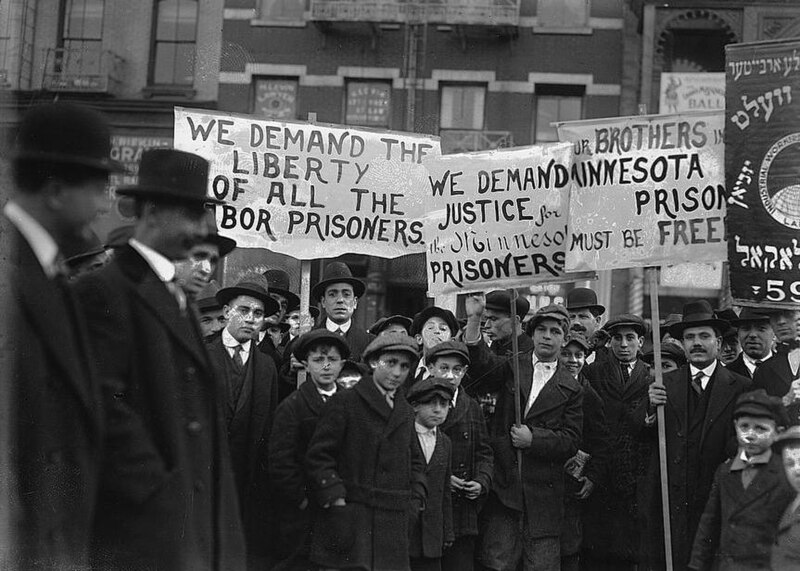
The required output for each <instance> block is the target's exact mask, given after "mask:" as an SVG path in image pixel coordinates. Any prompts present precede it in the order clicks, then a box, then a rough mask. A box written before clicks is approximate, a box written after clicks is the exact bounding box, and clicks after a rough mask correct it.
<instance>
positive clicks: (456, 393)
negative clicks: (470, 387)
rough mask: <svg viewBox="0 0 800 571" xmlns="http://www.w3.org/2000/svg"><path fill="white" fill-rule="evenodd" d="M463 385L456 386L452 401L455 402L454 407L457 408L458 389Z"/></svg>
mask: <svg viewBox="0 0 800 571" xmlns="http://www.w3.org/2000/svg"><path fill="white" fill-rule="evenodd" d="M460 388H461V387H456V390H455V392H454V393H453V400H452V401H450V402H451V403H452V404H453V408H456V401H457V400H458V389H460Z"/></svg>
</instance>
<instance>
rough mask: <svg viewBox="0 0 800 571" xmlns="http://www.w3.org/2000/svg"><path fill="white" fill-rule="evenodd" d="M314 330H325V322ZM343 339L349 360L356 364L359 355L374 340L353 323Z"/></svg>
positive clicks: (371, 335)
mask: <svg viewBox="0 0 800 571" xmlns="http://www.w3.org/2000/svg"><path fill="white" fill-rule="evenodd" d="M314 329H325V321H324V320H323V321H322V324H321V325H320V326H318V327H315V328H314ZM344 338H345V340H346V341H347V345H348V346H349V347H350V360H351V361H355V362H356V363H358V362H359V361H361V354H362V353H363V352H364V349H366V348H367V345H369V344H370V343H371V342H372V340H373V339H375V336H374V335H373V334H372V333H367V331H366V330H365V329H362V328H361V327H359V326H358V325H356V324H355V322H352V321H351V322H350V329H348V330H347V333H345V334H344Z"/></svg>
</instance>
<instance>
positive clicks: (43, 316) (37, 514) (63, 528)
mask: <svg viewBox="0 0 800 571" xmlns="http://www.w3.org/2000/svg"><path fill="white" fill-rule="evenodd" d="M3 224H4V228H3V231H4V232H8V234H7V235H6V236H5V238H8V240H9V243H7V245H8V249H4V251H3V256H4V257H5V260H4V269H5V270H8V271H7V272H6V273H4V275H3V279H4V280H7V283H6V285H7V286H8V287H9V290H8V291H7V294H8V298H6V299H4V306H5V308H6V310H7V311H5V312H4V315H3V319H4V324H3V326H2V327H3V328H8V329H7V331H6V332H4V333H6V334H5V335H4V336H3V337H4V338H3V339H2V342H3V351H4V354H3V375H2V394H3V397H2V398H3V400H4V401H5V402H6V404H7V406H5V407H4V408H5V413H4V414H3V417H4V418H3V426H4V427H7V429H8V432H5V430H4V434H3V441H4V442H3V444H8V445H9V446H10V450H8V451H7V450H5V449H4V447H2V446H0V450H2V451H3V453H4V454H5V453H6V452H10V454H11V458H13V459H15V460H16V463H15V464H12V460H11V459H9V458H5V457H4V458H3V459H2V466H1V467H0V469H2V470H3V472H4V473H3V475H2V476H3V479H2V480H1V481H0V486H4V485H6V484H7V483H9V482H13V481H14V480H16V484H17V488H16V490H8V493H9V495H8V496H6V495H5V492H6V488H5V487H3V488H2V492H3V501H2V504H3V506H2V507H0V511H4V510H8V509H11V510H12V511H11V513H10V514H9V513H8V512H6V514H4V516H3V517H8V516H10V524H11V526H12V530H13V531H12V533H15V534H16V535H15V536H14V537H11V538H7V539H9V540H12V541H13V543H14V548H15V549H14V550H13V551H11V550H9V551H8V552H6V553H5V554H4V555H2V556H0V561H6V562H9V561H8V560H7V559H6V558H5V557H7V556H8V555H10V556H11V557H12V559H11V561H13V565H12V568H19V569H34V568H36V569H38V568H53V569H55V568H57V569H62V568H64V569H66V568H70V569H71V568H73V567H76V568H77V567H80V566H82V565H86V564H87V563H88V555H89V546H90V540H91V531H92V523H93V518H94V513H95V507H96V492H97V486H98V481H99V472H100V461H101V454H102V446H103V433H104V426H105V422H104V413H103V408H102V405H101V393H100V385H99V379H98V378H97V376H96V371H95V369H94V367H93V362H92V360H91V358H90V348H89V341H88V335H87V331H86V324H85V321H84V319H83V316H82V314H81V312H80V308H79V305H78V301H77V300H76V299H75V297H74V295H73V294H72V292H71V291H69V290H68V288H67V287H66V285H64V283H63V282H60V281H58V280H51V279H48V278H47V276H46V275H45V273H44V271H43V270H42V267H41V265H40V264H39V261H38V260H37V259H36V257H35V255H34V253H33V251H32V250H31V248H30V246H29V245H28V242H27V241H26V240H25V239H24V238H23V237H22V235H21V234H19V232H18V231H17V230H16V228H13V227H11V224H10V223H9V222H8V221H6V220H5V219H3ZM6 438H8V440H6ZM10 468H15V470H11V469H10ZM6 478H9V479H6ZM11 494H13V497H14V498H15V500H16V501H15V502H13V503H12V502H10V501H9V499H10V498H11V497H12V496H11ZM3 531H5V530H3ZM2 539H6V538H2ZM4 542H5V541H4ZM5 547H6V548H10V547H11V546H10V545H8V544H6V545H5Z"/></svg>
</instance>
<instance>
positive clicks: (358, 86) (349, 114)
mask: <svg viewBox="0 0 800 571" xmlns="http://www.w3.org/2000/svg"><path fill="white" fill-rule="evenodd" d="M391 100H392V84H391V83H389V82H387V81H348V82H347V101H346V109H345V123H346V124H347V125H362V126H365V127H388V126H389V122H390V118H391Z"/></svg>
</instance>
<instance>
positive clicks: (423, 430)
mask: <svg viewBox="0 0 800 571" xmlns="http://www.w3.org/2000/svg"><path fill="white" fill-rule="evenodd" d="M414 429H415V430H416V431H417V434H429V435H431V436H436V427H435V426H434V427H433V428H426V427H424V426H422V425H421V424H420V423H418V422H417V421H416V420H415V421H414Z"/></svg>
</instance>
